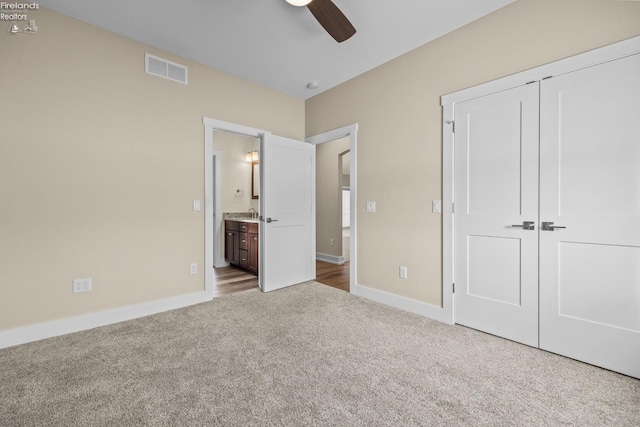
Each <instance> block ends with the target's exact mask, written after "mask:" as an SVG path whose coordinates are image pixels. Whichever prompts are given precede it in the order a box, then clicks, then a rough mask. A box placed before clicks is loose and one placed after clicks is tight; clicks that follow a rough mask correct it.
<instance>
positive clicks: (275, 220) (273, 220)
mask: <svg viewBox="0 0 640 427" xmlns="http://www.w3.org/2000/svg"><path fill="white" fill-rule="evenodd" d="M270 222H278V220H277V219H271V218H267V224H268V223H270Z"/></svg>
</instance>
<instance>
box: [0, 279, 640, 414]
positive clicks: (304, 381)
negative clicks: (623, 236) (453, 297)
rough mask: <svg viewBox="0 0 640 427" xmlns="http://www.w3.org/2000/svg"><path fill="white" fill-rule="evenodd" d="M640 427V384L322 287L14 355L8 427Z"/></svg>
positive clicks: (0, 354) (6, 383)
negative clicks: (142, 426) (138, 426)
mask: <svg viewBox="0 0 640 427" xmlns="http://www.w3.org/2000/svg"><path fill="white" fill-rule="evenodd" d="M135 425H151V426H205V425H206V426H503V425H504V426H639V425H640V381H639V380H636V379H633V378H630V377H625V376H623V375H619V374H616V373H613V372H609V371H606V370H603V369H599V368H596V367H593V366H590V365H586V364H583V363H580V362H576V361H573V360H569V359H566V358H563V357H560V356H557V355H553V354H550V353H546V352H544V351H540V350H536V349H533V348H530V347H527V346H524V345H520V344H516V343H513V342H510V341H507V340H503V339H500V338H496V337H493V336H490V335H486V334H483V333H480V332H477V331H474V330H471V329H467V328H464V327H460V326H450V325H444V324H442V323H438V322H434V321H430V320H428V319H425V318H423V317H420V316H417V315H413V314H409V313H405V312H402V311H399V310H396V309H393V308H389V307H386V306H383V305H380V304H376V303H373V302H370V301H367V300H364V299H361V298H359V297H356V296H353V295H350V294H348V293H346V292H343V291H339V290H336V289H333V288H330V287H327V286H323V285H320V284H317V283H314V282H309V283H306V284H302V285H298V286H294V287H292V288H288V289H283V290H279V291H275V292H271V293H268V294H263V293H261V292H260V291H258V290H250V291H246V292H243V293H240V294H235V295H231V296H226V297H222V298H216V299H214V300H213V301H211V302H208V303H204V304H199V305H196V306H192V307H188V308H185V309H180V310H175V311H171V312H167V313H162V314H158V315H154V316H149V317H145V318H141V319H137V320H132V321H128V322H123V323H119V324H115V325H111V326H106V327H102V328H97V329H93V330H90V331H85V332H79V333H75V334H71V335H66V336H62V337H57V338H52V339H48V340H43V341H39V342H35V343H30V344H26V345H21V346H17V347H12V348H7V349H3V350H0V426H135Z"/></svg>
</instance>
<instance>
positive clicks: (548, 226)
mask: <svg viewBox="0 0 640 427" xmlns="http://www.w3.org/2000/svg"><path fill="white" fill-rule="evenodd" d="M556 228H567V227H565V226H560V225H553V222H543V223H542V229H543V230H544V231H553V230H555V229H556Z"/></svg>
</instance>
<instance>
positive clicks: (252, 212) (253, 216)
mask: <svg viewBox="0 0 640 427" xmlns="http://www.w3.org/2000/svg"><path fill="white" fill-rule="evenodd" d="M249 212H250V213H251V218H257V217H258V212H256V210H255V209H253V208H249Z"/></svg>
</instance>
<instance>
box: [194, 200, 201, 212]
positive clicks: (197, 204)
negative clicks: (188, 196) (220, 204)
mask: <svg viewBox="0 0 640 427" xmlns="http://www.w3.org/2000/svg"><path fill="white" fill-rule="evenodd" d="M199 210H200V200H194V201H193V211H194V212H198V211H199Z"/></svg>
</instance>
